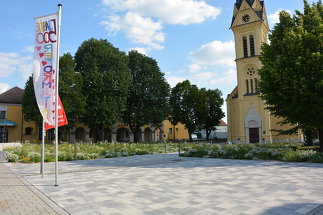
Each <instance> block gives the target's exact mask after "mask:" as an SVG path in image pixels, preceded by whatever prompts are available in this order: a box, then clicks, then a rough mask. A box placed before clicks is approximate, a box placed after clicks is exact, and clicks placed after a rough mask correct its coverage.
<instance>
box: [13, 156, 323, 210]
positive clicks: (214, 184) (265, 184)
mask: <svg viewBox="0 0 323 215" xmlns="http://www.w3.org/2000/svg"><path fill="white" fill-rule="evenodd" d="M8 166H10V167H11V168H12V169H13V170H14V171H16V172H17V173H20V174H29V176H25V177H26V178H27V179H28V180H29V181H30V182H31V183H32V184H34V185H35V186H36V187H37V188H38V189H40V190H41V191H42V192H44V193H45V194H46V195H47V196H49V197H50V198H51V199H53V200H54V201H55V202H56V203H57V204H58V205H59V206H61V207H62V208H64V209H65V210H67V211H68V212H69V213H71V214H76V215H79V214H108V215H118V214H119V215H126V214H129V215H130V214H131V215H142V214H145V215H163V214H165V215H166V214H173V215H194V214H196V215H204V214H205V215H215V214H216V215H218V214H219V215H221V214H225V215H231V214H232V215H253V214H257V215H267V214H268V215H278V214H279V215H300V214H306V213H308V212H310V211H312V210H313V209H314V208H317V207H318V206H320V205H322V203H323V178H322V175H323V165H322V164H309V163H287V162H268V161H247V160H222V159H197V158H179V157H178V156H177V155H176V154H164V155H147V156H134V157H127V158H114V159H104V160H92V161H77V162H60V163H59V170H60V171H61V173H60V174H59V184H60V186H59V187H54V186H47V185H52V184H53V183H54V176H53V175H52V170H53V169H54V167H53V164H46V173H47V174H48V175H46V178H45V179H41V178H40V177H39V175H32V174H36V173H37V172H38V171H39V164H37V165H25V164H8ZM30 173H32V174H30ZM44 185H45V186H44Z"/></svg>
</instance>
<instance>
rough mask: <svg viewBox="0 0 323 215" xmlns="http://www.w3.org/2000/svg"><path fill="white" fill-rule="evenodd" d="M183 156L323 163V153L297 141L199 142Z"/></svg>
mask: <svg viewBox="0 0 323 215" xmlns="http://www.w3.org/2000/svg"><path fill="white" fill-rule="evenodd" d="M181 156H185V157H205V158H222V159H245V160H277V161H289V162H313V163H323V153H320V152H317V151H314V150H312V149H311V150H309V149H308V148H306V147H303V146H302V145H301V144H296V143H273V144H233V145H211V144H199V145H191V146H190V147H188V148H187V149H186V150H185V151H184V152H183V153H182V154H181Z"/></svg>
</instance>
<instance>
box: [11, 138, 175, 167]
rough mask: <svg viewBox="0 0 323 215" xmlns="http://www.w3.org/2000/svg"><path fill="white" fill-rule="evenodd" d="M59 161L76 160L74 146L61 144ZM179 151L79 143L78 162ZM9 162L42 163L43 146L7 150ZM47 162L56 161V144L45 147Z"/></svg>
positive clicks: (164, 147) (160, 145) (168, 146)
mask: <svg viewBox="0 0 323 215" xmlns="http://www.w3.org/2000/svg"><path fill="white" fill-rule="evenodd" d="M58 148H59V152H58V160H59V161H72V160H74V144H67V143H64V144H59V147H58ZM177 150H178V147H177V144H176V143H97V144H93V143H77V144H76V160H89V159H98V158H113V157H126V156H134V155H146V154H156V153H170V152H176V151H177ZM5 151H6V154H7V160H8V161H9V162H24V163H38V162H40V161H41V154H40V153H41V144H29V143H26V144H23V145H22V146H21V147H17V148H9V149H6V150H5ZM44 160H45V162H53V161H55V147H54V144H46V145H45V158H44Z"/></svg>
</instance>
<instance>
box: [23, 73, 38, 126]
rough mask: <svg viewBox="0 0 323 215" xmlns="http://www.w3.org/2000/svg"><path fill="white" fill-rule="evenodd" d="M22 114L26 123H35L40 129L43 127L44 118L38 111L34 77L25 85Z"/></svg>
mask: <svg viewBox="0 0 323 215" xmlns="http://www.w3.org/2000/svg"><path fill="white" fill-rule="evenodd" d="M22 112H23V115H24V119H25V120H26V121H34V122H35V123H36V125H37V126H38V127H42V124H43V118H42V116H41V114H40V111H39V109H38V105H37V101H36V97H35V91H34V83H33V76H30V77H29V78H28V80H27V81H26V84H25V92H24V97H23V99H22Z"/></svg>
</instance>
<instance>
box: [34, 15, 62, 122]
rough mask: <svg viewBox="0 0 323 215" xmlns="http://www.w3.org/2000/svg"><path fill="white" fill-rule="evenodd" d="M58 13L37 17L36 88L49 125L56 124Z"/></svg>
mask: <svg viewBox="0 0 323 215" xmlns="http://www.w3.org/2000/svg"><path fill="white" fill-rule="evenodd" d="M57 19H58V13H56V14H52V15H48V16H43V17H40V18H36V19H35V20H36V32H35V51H34V72H33V79H34V88H35V96H36V100H37V104H38V107H39V110H40V112H41V114H42V116H43V118H44V120H45V122H46V123H48V124H49V125H53V126H54V125H55V99H56V98H55V97H56V95H55V72H56V71H57V68H56V60H57V57H58V56H56V55H57V44H58V43H57V36H56V29H57Z"/></svg>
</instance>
